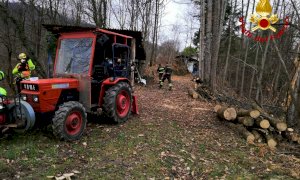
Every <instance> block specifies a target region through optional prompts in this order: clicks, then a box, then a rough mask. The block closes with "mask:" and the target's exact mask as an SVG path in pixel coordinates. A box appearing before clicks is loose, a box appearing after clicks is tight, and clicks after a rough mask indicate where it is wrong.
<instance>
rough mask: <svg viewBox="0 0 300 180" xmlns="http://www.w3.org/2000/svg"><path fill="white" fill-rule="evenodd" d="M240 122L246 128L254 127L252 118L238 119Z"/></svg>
mask: <svg viewBox="0 0 300 180" xmlns="http://www.w3.org/2000/svg"><path fill="white" fill-rule="evenodd" d="M238 122H239V123H241V124H243V125H244V126H248V127H251V126H253V125H254V119H253V118H252V117H250V116H245V117H238Z"/></svg>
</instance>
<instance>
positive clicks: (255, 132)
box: [251, 130, 263, 143]
mask: <svg viewBox="0 0 300 180" xmlns="http://www.w3.org/2000/svg"><path fill="white" fill-rule="evenodd" d="M251 133H252V134H253V135H254V137H255V141H256V142H258V143H261V142H262V141H263V137H262V136H261V134H260V133H259V132H258V131H256V130H252V131H251Z"/></svg>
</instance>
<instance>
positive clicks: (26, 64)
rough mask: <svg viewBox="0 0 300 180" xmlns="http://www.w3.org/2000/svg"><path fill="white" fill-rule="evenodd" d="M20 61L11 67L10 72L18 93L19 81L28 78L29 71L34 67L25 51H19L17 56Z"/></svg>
mask: <svg viewBox="0 0 300 180" xmlns="http://www.w3.org/2000/svg"><path fill="white" fill-rule="evenodd" d="M18 59H19V60H20V63H18V64H17V65H16V67H15V68H14V69H13V71H12V73H13V75H14V76H15V81H16V84H17V88H18V93H20V92H21V87H20V83H21V81H22V80H24V79H29V78H30V75H31V71H33V70H34V69H35V65H34V64H33V63H32V60H31V59H30V58H29V57H28V56H26V54H25V53H21V54H19V56H18Z"/></svg>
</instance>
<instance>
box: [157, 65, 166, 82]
mask: <svg viewBox="0 0 300 180" xmlns="http://www.w3.org/2000/svg"><path fill="white" fill-rule="evenodd" d="M157 72H158V78H159V82H160V81H161V78H162V76H163V74H164V72H165V68H164V67H162V66H161V64H158V68H157Z"/></svg>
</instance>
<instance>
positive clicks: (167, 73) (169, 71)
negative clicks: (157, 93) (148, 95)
mask: <svg viewBox="0 0 300 180" xmlns="http://www.w3.org/2000/svg"><path fill="white" fill-rule="evenodd" d="M164 69H165V70H164V74H163V76H162V79H161V81H160V84H159V87H160V88H162V86H163V85H164V81H165V80H166V79H168V83H169V90H172V87H173V85H172V81H171V76H172V72H173V70H172V68H171V66H169V64H166V66H165V68H164Z"/></svg>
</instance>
